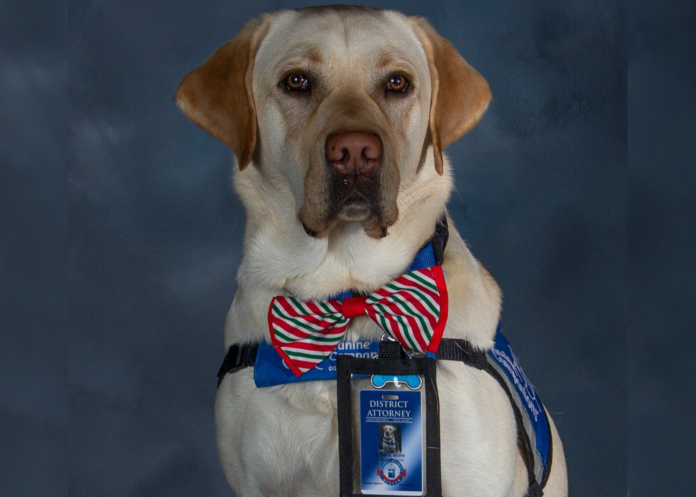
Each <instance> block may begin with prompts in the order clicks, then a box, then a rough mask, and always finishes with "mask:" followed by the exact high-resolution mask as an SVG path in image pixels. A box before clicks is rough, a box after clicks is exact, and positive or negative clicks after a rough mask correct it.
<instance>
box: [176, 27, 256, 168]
mask: <svg viewBox="0 0 696 497" xmlns="http://www.w3.org/2000/svg"><path fill="white" fill-rule="evenodd" d="M268 24H269V23H268V21H267V20H266V19H265V18H262V19H254V20H252V21H249V22H248V23H247V24H246V26H244V28H242V30H241V31H240V32H239V34H238V35H237V36H235V37H234V38H233V39H232V40H230V41H228V42H227V43H225V44H224V45H222V46H221V47H220V48H218V49H217V50H216V51H215V52H214V53H213V55H211V56H210V57H209V58H208V60H206V61H205V62H204V63H203V64H202V65H200V66H199V67H197V68H196V69H194V70H193V71H191V72H190V73H188V74H187V75H186V76H184V79H183V80H182V81H181V83H179V88H177V90H176V93H175V94H174V100H175V101H176V103H177V105H178V106H179V108H181V110H182V111H183V112H184V114H186V116H187V117H188V118H189V119H191V120H192V121H193V122H194V123H196V124H197V125H198V126H200V127H201V128H203V129H204V130H205V131H207V132H208V133H210V134H211V135H213V136H214V137H215V138H217V139H218V140H220V141H221V142H222V143H224V144H225V145H227V146H228V147H230V148H231V149H232V150H233V151H234V153H235V154H236V155H237V162H239V168H240V169H244V168H245V167H246V166H247V165H248V164H249V162H250V161H251V158H252V156H253V155H254V150H255V149H256V108H255V106H254V98H253V95H252V89H251V76H252V73H253V70H254V59H255V58H256V50H257V49H258V47H259V45H260V44H261V41H262V40H263V37H264V36H265V35H266V32H267V31H268Z"/></svg>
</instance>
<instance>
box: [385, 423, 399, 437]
mask: <svg viewBox="0 0 696 497" xmlns="http://www.w3.org/2000/svg"><path fill="white" fill-rule="evenodd" d="M382 430H383V431H384V436H385V437H386V438H391V437H393V436H394V433H396V427H395V426H392V425H384V426H383V427H382Z"/></svg>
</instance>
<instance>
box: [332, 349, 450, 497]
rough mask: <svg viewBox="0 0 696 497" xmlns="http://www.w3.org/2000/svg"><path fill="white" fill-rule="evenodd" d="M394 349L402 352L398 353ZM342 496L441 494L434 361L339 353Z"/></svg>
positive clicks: (389, 353) (384, 353)
mask: <svg viewBox="0 0 696 497" xmlns="http://www.w3.org/2000/svg"><path fill="white" fill-rule="evenodd" d="M395 351H396V353H395ZM337 376H338V378H337V382H338V383H337V387H338V448H339V459H340V496H341V497H357V496H362V495H371V496H378V497H379V496H395V495H403V496H427V497H441V496H442V489H441V480H440V418H439V408H438V399H437V383H436V361H435V359H431V358H429V357H422V358H412V359H407V358H404V357H403V354H402V353H401V350H400V345H399V344H398V343H388V342H382V344H381V346H380V355H379V356H378V358H377V359H360V358H355V357H351V356H348V355H341V356H338V358H337Z"/></svg>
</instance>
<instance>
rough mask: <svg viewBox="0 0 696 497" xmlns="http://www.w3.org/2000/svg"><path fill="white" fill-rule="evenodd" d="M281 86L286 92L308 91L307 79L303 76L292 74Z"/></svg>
mask: <svg viewBox="0 0 696 497" xmlns="http://www.w3.org/2000/svg"><path fill="white" fill-rule="evenodd" d="M283 86H285V89H286V90H288V91H306V90H309V79H307V76H305V75H304V74H300V73H298V72H294V73H292V74H290V75H289V76H287V77H286V78H285V79H284V80H283Z"/></svg>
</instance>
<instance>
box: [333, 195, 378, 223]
mask: <svg viewBox="0 0 696 497" xmlns="http://www.w3.org/2000/svg"><path fill="white" fill-rule="evenodd" d="M373 212H374V208H373V206H372V205H371V204H370V203H368V202H366V201H365V200H363V199H359V198H351V199H349V200H348V201H346V202H345V203H344V204H343V205H342V206H341V208H340V210H339V211H338V212H337V214H336V219H338V220H339V221H342V222H344V223H362V222H364V221H367V220H368V219H370V218H371V217H372V213H373Z"/></svg>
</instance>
